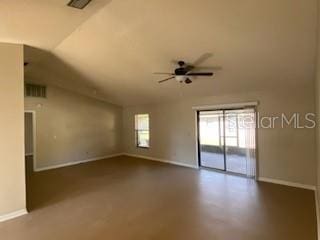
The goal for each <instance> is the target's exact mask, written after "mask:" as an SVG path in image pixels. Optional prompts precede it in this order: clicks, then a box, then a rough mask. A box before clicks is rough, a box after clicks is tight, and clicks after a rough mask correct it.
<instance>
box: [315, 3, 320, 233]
mask: <svg viewBox="0 0 320 240" xmlns="http://www.w3.org/2000/svg"><path fill="white" fill-rule="evenodd" d="M318 8H319V9H318V12H319V11H320V4H318ZM318 22H319V24H318V48H317V68H316V79H315V102H316V114H317V120H318V124H317V128H316V159H317V168H316V169H317V189H318V197H320V127H319V123H320V15H318ZM318 199H320V198H318ZM319 224H320V223H319ZM319 235H320V233H319Z"/></svg>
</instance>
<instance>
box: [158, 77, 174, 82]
mask: <svg viewBox="0 0 320 240" xmlns="http://www.w3.org/2000/svg"><path fill="white" fill-rule="evenodd" d="M173 78H175V77H169V78H166V79H163V80H161V81H158V83H163V82H166V81H169V80H171V79H173Z"/></svg>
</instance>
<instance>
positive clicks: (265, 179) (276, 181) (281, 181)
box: [258, 177, 316, 191]
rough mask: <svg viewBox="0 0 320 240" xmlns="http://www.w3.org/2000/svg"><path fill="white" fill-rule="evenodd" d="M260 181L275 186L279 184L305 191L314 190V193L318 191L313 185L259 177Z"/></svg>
mask: <svg viewBox="0 0 320 240" xmlns="http://www.w3.org/2000/svg"><path fill="white" fill-rule="evenodd" d="M258 181H260V182H268V183H274V184H279V185H285V186H289V187H296V188H303V189H308V190H313V191H315V190H316V186H313V185H306V184H302V183H295V182H288V181H283V180H278V179H273V178H265V177H259V178H258Z"/></svg>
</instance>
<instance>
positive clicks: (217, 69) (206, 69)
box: [194, 66, 222, 71]
mask: <svg viewBox="0 0 320 240" xmlns="http://www.w3.org/2000/svg"><path fill="white" fill-rule="evenodd" d="M194 70H200V71H221V70H222V67H221V66H212V67H210V66H203V67H202V66H201V67H195V68H194Z"/></svg>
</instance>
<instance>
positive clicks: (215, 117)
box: [198, 108, 256, 177]
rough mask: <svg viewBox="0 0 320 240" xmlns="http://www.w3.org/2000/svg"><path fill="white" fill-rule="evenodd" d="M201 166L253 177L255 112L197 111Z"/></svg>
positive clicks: (251, 109)
mask: <svg viewBox="0 0 320 240" xmlns="http://www.w3.org/2000/svg"><path fill="white" fill-rule="evenodd" d="M198 128H199V129H198V132H199V162H200V166H202V167H207V168H214V169H218V170H222V171H227V172H232V173H237V174H242V175H247V176H248V177H254V176H255V165H256V156H255V153H256V146H255V141H256V140H255V137H256V120H255V110H254V109H253V108H248V109H235V110H219V111H199V112H198Z"/></svg>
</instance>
